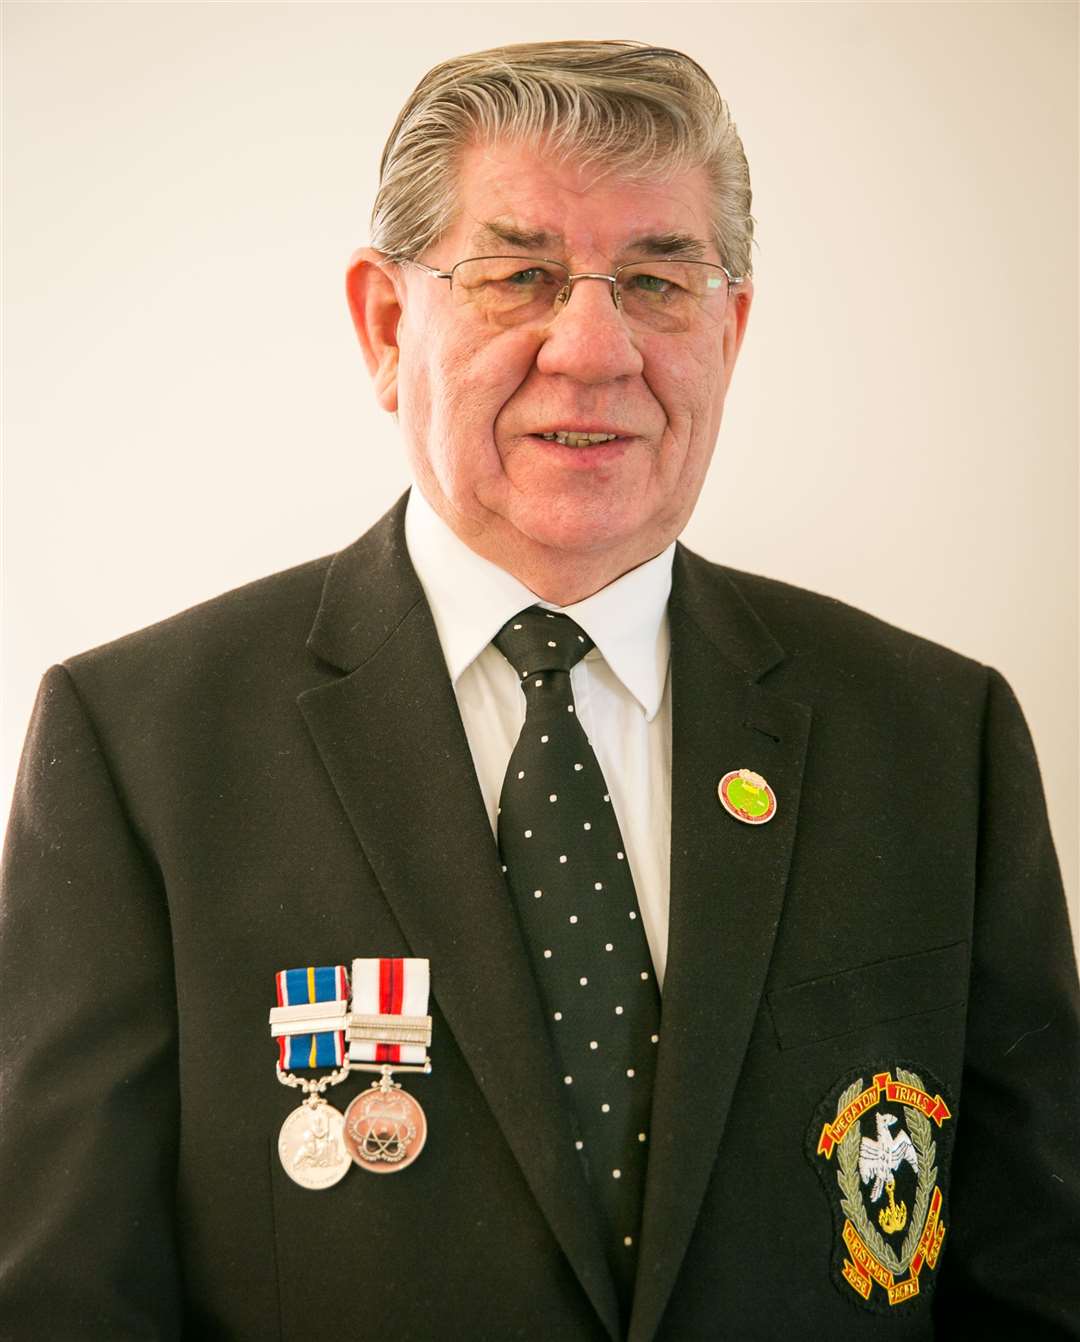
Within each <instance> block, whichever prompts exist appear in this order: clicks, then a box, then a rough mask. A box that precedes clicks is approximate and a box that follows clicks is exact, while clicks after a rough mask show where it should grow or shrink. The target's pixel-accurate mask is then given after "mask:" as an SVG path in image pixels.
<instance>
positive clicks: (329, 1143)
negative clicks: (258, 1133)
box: [278, 1095, 352, 1188]
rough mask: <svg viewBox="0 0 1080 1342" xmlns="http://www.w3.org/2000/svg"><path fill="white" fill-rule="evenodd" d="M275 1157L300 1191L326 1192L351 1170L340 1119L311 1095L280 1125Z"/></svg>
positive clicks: (343, 1125)
mask: <svg viewBox="0 0 1080 1342" xmlns="http://www.w3.org/2000/svg"><path fill="white" fill-rule="evenodd" d="M278 1155H279V1156H280V1158H281V1164H282V1168H283V1169H284V1170H285V1173H286V1174H287V1175H288V1176H289V1178H290V1179H292V1180H293V1182H294V1183H298V1184H299V1185H300V1187H301V1188H330V1187H331V1186H332V1185H334V1184H336V1183H337V1182H338V1180H339V1179H343V1178H344V1177H345V1175H346V1174H348V1172H349V1169H350V1167H351V1166H352V1159H351V1157H350V1155H349V1152H348V1150H347V1149H346V1146H345V1119H344V1117H343V1116H342V1115H341V1114H340V1113H338V1111H337V1110H336V1109H335V1108H334V1107H333V1105H331V1104H327V1102H326V1101H325V1100H324V1099H323V1098H322V1097H321V1096H317V1095H313V1096H312V1097H311V1098H310V1099H307V1100H305V1101H304V1103H303V1104H302V1105H301V1106H300V1108H299V1109H294V1110H293V1112H292V1113H291V1114H290V1115H289V1116H288V1118H287V1119H286V1120H285V1122H284V1123H282V1125H281V1132H280V1133H279V1134H278Z"/></svg>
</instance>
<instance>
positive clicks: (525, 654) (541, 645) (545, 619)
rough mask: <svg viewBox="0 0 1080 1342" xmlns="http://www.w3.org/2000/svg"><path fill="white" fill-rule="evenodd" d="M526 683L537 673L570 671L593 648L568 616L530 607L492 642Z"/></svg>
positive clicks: (505, 626) (515, 617) (590, 642)
mask: <svg viewBox="0 0 1080 1342" xmlns="http://www.w3.org/2000/svg"><path fill="white" fill-rule="evenodd" d="M491 641H492V642H493V643H494V644H495V646H496V647H497V648H498V649H499V651H500V652H501V653H502V655H503V656H504V657H505V658H506V660H507V661H508V662H509V663H510V665H511V666H512V667H513V668H514V670H515V671H516V672H517V673H518V675H519V676H520V677H521V678H522V680H524V678H525V677H526V676H531V675H534V674H535V673H536V672H538V671H569V670H570V669H571V667H574V666H576V665H577V664H578V662H580V661H581V659H582V657H584V656H585V654H586V653H587V652H588V651H589V649H590V648H591V647H592V646H593V642H592V639H591V638H590V637H589V636H588V634H586V633H585V632H584V631H583V630H582V629H580V628H579V627H578V626H577V625H576V624H575V623H574V621H573V620H572V619H571V618H570V616H569V615H557V614H555V612H554V611H550V610H544V609H543V608H542V607H540V606H530V607H529V609H528V610H523V611H521V612H520V613H519V614H517V615H515V616H514V618H513V619H512V620H507V622H506V623H505V624H504V625H503V627H502V628H501V629H500V630H499V632H498V633H497V634H496V635H495V637H494V638H493V639H492V640H491Z"/></svg>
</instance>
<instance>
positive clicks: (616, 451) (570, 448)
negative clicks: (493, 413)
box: [527, 433, 636, 467]
mask: <svg viewBox="0 0 1080 1342" xmlns="http://www.w3.org/2000/svg"><path fill="white" fill-rule="evenodd" d="M635 437H636V435H634V434H619V435H618V436H617V437H615V438H607V437H605V438H603V439H601V440H600V441H599V442H593V443H589V442H586V443H575V442H560V441H559V440H558V439H557V438H544V437H542V436H541V435H540V434H539V433H530V434H528V435H527V441H528V442H530V443H532V444H533V445H534V447H536V448H537V449H538V450H539V451H540V452H542V453H543V455H544V456H545V457H548V458H550V459H551V460H552V461H557V462H558V463H559V464H560V466H563V467H574V466H577V467H596V466H605V465H607V464H608V463H611V462H615V461H618V460H619V458H620V457H622V455H623V454H624V453H625V452H626V450H627V449H628V448H629V446H630V444H631V442H632V441H633V440H634V438H635Z"/></svg>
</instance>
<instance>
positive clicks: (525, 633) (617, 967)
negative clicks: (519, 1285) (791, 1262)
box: [494, 606, 660, 1318]
mask: <svg viewBox="0 0 1080 1342" xmlns="http://www.w3.org/2000/svg"><path fill="white" fill-rule="evenodd" d="M494 643H495V646H496V647H497V648H498V649H499V651H500V652H501V653H502V654H503V656H504V657H505V658H506V659H507V661H508V662H509V663H510V665H511V666H512V667H513V668H514V670H515V671H516V672H517V673H518V676H519V677H520V678H521V686H522V689H523V690H524V693H525V703H526V711H525V725H524V726H523V727H522V729H521V735H520V736H519V737H518V742H517V745H516V746H515V747H514V753H513V755H512V756H511V757H510V763H509V766H508V767H507V770H506V778H505V780H504V782H503V788H502V796H501V798H500V811H499V849H500V852H501V855H502V862H503V863H504V864H505V866H504V870H505V872H506V879H507V883H508V884H509V887H510V890H511V892H512V894H513V896H514V901H515V905H516V907H517V912H518V918H519V920H520V923H521V927H522V930H523V932H524V935H525V941H526V944H527V946H528V948H529V952H530V955H531V958H532V963H533V968H534V972H535V974H536V979H537V983H538V985H539V988H540V995H541V1000H542V1002H543V1004H544V1008H545V1015H546V1017H547V1020H548V1026H549V1029H550V1031H551V1038H552V1042H553V1044H554V1048H555V1056H556V1059H557V1060H558V1063H559V1070H560V1074H561V1076H562V1078H563V1082H564V1094H565V1096H566V1099H567V1102H568V1104H569V1105H570V1109H571V1114H572V1118H573V1122H574V1126H575V1128H576V1132H575V1143H574V1145H575V1147H576V1149H577V1151H578V1153H579V1155H580V1158H581V1160H582V1161H583V1162H584V1165H585V1170H586V1173H587V1176H588V1178H589V1182H590V1184H591V1186H592V1189H593V1192H594V1194H595V1196H596V1199H597V1202H598V1204H599V1207H600V1211H601V1217H602V1222H603V1224H604V1226H605V1229H606V1232H607V1243H608V1254H609V1257H610V1259H611V1263H612V1269H613V1273H614V1276H615V1281H616V1284H617V1286H618V1288H619V1293H620V1298H621V1302H622V1306H623V1311H624V1318H626V1317H627V1316H628V1313H629V1306H630V1300H631V1297H632V1294H633V1283H634V1273H635V1268H636V1261H635V1259H636V1254H637V1243H638V1239H639V1235H638V1230H639V1226H640V1221H641V1206H642V1197H643V1194H644V1188H645V1169H646V1165H647V1163H648V1148H649V1142H648V1129H649V1114H650V1109H651V1105H652V1088H653V1076H654V1073H655V1070H656V1063H655V1059H656V1044H655V1042H654V1041H655V1040H656V1039H657V1038H658V1037H659V1027H660V996H659V993H658V992H657V988H656V981H655V977H654V975H653V967H652V960H651V958H650V955H649V948H648V945H647V943H646V940H645V933H644V930H643V927H642V920H641V919H640V918H639V917H638V904H637V895H636V893H635V891H634V882H633V877H632V876H631V873H630V864H629V863H628V862H627V861H626V855H625V845H624V844H623V841H622V836H621V835H620V833H619V824H618V821H617V819H616V818H615V812H614V808H613V807H612V804H611V798H610V794H609V792H608V788H607V784H606V783H605V781H604V775H603V773H602V772H601V769H600V765H599V763H598V761H597V759H596V755H595V754H594V753H593V749H592V746H591V745H590V744H589V741H588V738H587V737H586V735H585V732H584V730H583V729H582V727H581V724H580V723H579V721H578V717H577V714H576V712H575V711H574V699H573V693H572V690H571V688H570V671H571V668H572V667H573V666H575V665H576V663H577V662H579V661H580V660H581V659H582V658H583V657H584V656H585V654H586V653H587V652H588V651H589V649H590V648H591V647H592V646H593V645H592V642H591V641H590V639H589V638H588V637H587V636H586V635H585V634H584V633H583V632H582V631H581V629H579V628H578V626H577V625H576V624H575V623H574V622H573V620H571V619H569V618H568V617H567V616H565V615H557V614H554V613H552V612H549V611H545V610H543V609H541V608H540V607H538V606H534V607H532V608H531V609H529V610H526V611H522V612H521V614H520V615H515V616H514V618H513V619H512V620H510V621H508V622H507V623H506V624H505V625H504V626H503V628H502V629H501V630H500V631H499V633H498V634H497V635H496V637H495V639H494Z"/></svg>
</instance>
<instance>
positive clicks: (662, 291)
mask: <svg viewBox="0 0 1080 1342" xmlns="http://www.w3.org/2000/svg"><path fill="white" fill-rule="evenodd" d="M625 284H626V287H627V288H629V289H630V290H632V291H633V292H634V293H639V294H647V295H648V296H650V297H658V298H663V297H665V296H668V297H674V296H675V295H676V294H678V293H680V292H681V286H680V285H679V284H677V283H676V281H675V280H673V279H672V278H671V277H670V276H667V275H652V274H649V273H648V272H646V271H636V272H634V273H633V274H632V275H629V276H627V279H626V281H625Z"/></svg>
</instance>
